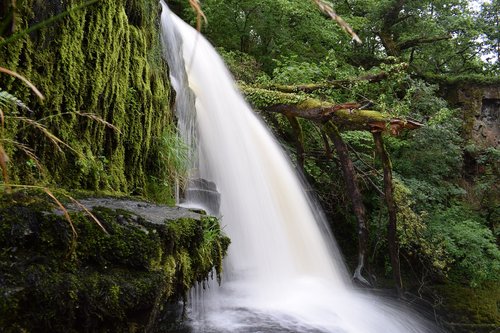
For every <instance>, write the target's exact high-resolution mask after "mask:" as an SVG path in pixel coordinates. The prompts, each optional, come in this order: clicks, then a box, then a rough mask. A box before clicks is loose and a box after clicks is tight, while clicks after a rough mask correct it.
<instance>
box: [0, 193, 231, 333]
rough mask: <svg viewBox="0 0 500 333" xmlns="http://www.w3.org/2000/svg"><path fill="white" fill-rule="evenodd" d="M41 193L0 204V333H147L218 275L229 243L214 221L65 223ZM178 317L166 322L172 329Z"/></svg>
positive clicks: (119, 215) (108, 217) (133, 218)
mask: <svg viewBox="0 0 500 333" xmlns="http://www.w3.org/2000/svg"><path fill="white" fill-rule="evenodd" d="M57 208H58V207H56V206H55V205H54V204H53V203H52V202H51V201H50V199H49V197H43V196H42V195H33V194H29V195H27V194H24V193H22V192H21V193H15V194H13V195H4V196H3V197H2V198H1V200H0V295H1V297H0V327H2V328H3V330H2V332H22V331H25V332H141V331H144V330H146V329H147V330H149V331H154V328H155V325H156V324H157V319H158V318H165V312H166V311H171V308H172V306H176V304H178V302H179V301H181V300H184V299H185V296H186V293H187V292H188V290H189V289H190V288H191V287H192V286H193V285H194V284H195V283H196V282H202V281H204V280H206V279H207V278H209V277H210V276H211V274H212V273H213V271H214V270H215V271H216V274H220V273H221V270H222V266H221V262H222V258H223V256H224V255H225V253H226V250H227V247H228V245H229V240H228V238H227V237H225V236H224V235H222V233H221V229H220V227H219V224H218V221H217V219H215V218H213V217H209V216H203V217H201V218H200V219H199V220H197V219H193V218H180V219H177V220H165V221H164V222H163V223H153V222H150V221H147V220H145V219H143V218H142V217H140V216H137V215H135V214H134V213H133V212H127V211H117V210H114V209H109V208H105V207H98V208H94V209H93V210H92V212H93V214H94V215H95V216H96V217H97V218H98V219H99V221H100V222H101V223H102V225H103V227H104V228H105V229H106V231H107V232H104V231H103V230H102V229H101V228H100V227H99V226H98V225H97V224H96V223H95V221H93V220H92V219H90V218H89V217H88V216H86V215H84V213H82V212H70V213H69V214H70V216H71V222H72V224H73V226H74V228H75V231H76V233H77V234H76V235H77V236H76V237H75V234H74V233H73V231H72V228H71V225H70V223H69V221H68V220H67V219H66V218H65V217H64V216H63V215H62V214H61V212H60V211H58V210H57ZM179 319H180V318H172V319H171V320H172V322H171V323H168V322H167V323H165V319H164V322H163V323H162V325H163V327H165V326H168V325H169V324H172V325H173V324H175V321H176V320H179Z"/></svg>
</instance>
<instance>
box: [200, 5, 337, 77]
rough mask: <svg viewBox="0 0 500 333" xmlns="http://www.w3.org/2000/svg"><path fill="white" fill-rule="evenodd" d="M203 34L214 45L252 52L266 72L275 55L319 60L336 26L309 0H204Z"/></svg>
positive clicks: (334, 40) (334, 35) (270, 69)
mask: <svg viewBox="0 0 500 333" xmlns="http://www.w3.org/2000/svg"><path fill="white" fill-rule="evenodd" d="M203 11H204V12H205V14H206V16H207V20H208V26H207V28H206V31H205V33H206V35H207V36H208V38H209V39H210V40H211V41H212V42H213V43H214V44H215V45H216V46H220V47H224V48H225V49H227V50H230V51H241V52H245V53H248V54H250V55H252V56H254V57H255V58H256V59H257V61H258V62H259V63H261V64H262V65H263V68H264V70H265V71H266V72H267V73H271V72H272V68H273V67H274V65H273V59H275V58H277V56H278V55H282V56H290V55H298V56H299V57H300V61H304V60H307V61H310V59H315V60H319V59H321V58H323V57H324V56H325V55H326V54H327V50H328V49H329V47H326V48H325V47H324V45H334V44H335V42H336V41H337V38H338V37H337V33H336V31H337V32H338V34H342V33H341V32H339V31H340V29H339V28H338V27H337V26H336V25H335V23H333V22H332V21H331V20H329V19H327V18H325V17H324V16H322V15H321V13H320V12H319V10H318V9H317V8H316V7H315V5H314V4H313V3H312V2H311V1H301V0H291V1H290V0H287V1H285V0H279V1H275V0H257V1H256V0H243V1H242V0H229V1H228V0H224V1H222V0H207V1H204V2H203Z"/></svg>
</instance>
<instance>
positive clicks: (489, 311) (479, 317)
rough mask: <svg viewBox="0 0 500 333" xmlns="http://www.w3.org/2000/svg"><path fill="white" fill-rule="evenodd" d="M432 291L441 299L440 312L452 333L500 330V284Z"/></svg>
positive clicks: (437, 286)
mask: <svg viewBox="0 0 500 333" xmlns="http://www.w3.org/2000/svg"><path fill="white" fill-rule="evenodd" d="M432 289H433V290H434V292H435V293H436V295H439V297H440V298H441V299H442V303H441V304H440V305H439V306H438V307H437V311H438V313H440V316H441V317H442V320H443V325H444V326H445V327H447V328H448V329H449V330H450V331H451V332H457V333H483V332H484V333H489V332H491V331H493V330H494V329H495V328H498V327H500V283H498V282H488V283H485V284H484V285H482V286H480V287H477V288H472V287H469V286H465V285H460V284H444V285H436V286H433V287H432Z"/></svg>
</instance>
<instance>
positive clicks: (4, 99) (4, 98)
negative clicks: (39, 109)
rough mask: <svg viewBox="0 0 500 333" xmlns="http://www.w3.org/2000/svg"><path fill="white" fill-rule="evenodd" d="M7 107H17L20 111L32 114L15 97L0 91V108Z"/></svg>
mask: <svg viewBox="0 0 500 333" xmlns="http://www.w3.org/2000/svg"><path fill="white" fill-rule="evenodd" d="M7 105H17V106H19V107H20V108H22V109H25V110H27V111H29V112H33V111H32V110H31V109H30V108H29V107H28V106H26V104H24V103H23V102H22V101H21V100H20V99H18V98H17V97H16V96H14V95H12V94H11V93H9V92H7V91H3V90H0V106H7ZM2 118H3V113H2Z"/></svg>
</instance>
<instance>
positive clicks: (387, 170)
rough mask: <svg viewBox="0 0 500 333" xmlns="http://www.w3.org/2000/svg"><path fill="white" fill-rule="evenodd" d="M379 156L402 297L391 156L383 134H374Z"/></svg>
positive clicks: (394, 270) (394, 271) (391, 248)
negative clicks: (386, 147)
mask: <svg viewBox="0 0 500 333" xmlns="http://www.w3.org/2000/svg"><path fill="white" fill-rule="evenodd" d="M373 139H374V141H375V147H376V150H377V154H378V155H379V157H380V160H381V161H382V167H383V169H384V196H385V202H386V205H387V211H388V213H389V223H388V224H387V243H388V246H389V255H390V257H391V266H392V276H393V279H394V283H395V285H396V290H397V292H398V295H399V296H402V292H403V281H402V279H401V268H400V265H399V244H398V238H397V233H396V227H397V216H396V209H397V208H396V203H395V202H394V194H393V193H394V189H393V186H392V165H391V160H390V158H389V154H388V153H387V150H386V149H385V146H384V141H383V139H382V133H381V132H375V133H373Z"/></svg>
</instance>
